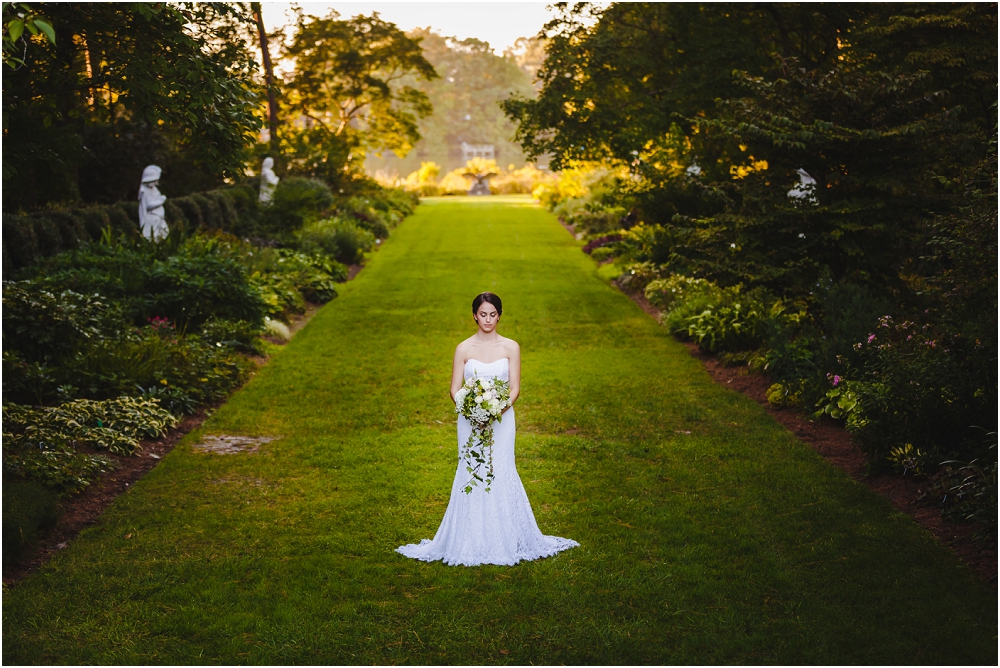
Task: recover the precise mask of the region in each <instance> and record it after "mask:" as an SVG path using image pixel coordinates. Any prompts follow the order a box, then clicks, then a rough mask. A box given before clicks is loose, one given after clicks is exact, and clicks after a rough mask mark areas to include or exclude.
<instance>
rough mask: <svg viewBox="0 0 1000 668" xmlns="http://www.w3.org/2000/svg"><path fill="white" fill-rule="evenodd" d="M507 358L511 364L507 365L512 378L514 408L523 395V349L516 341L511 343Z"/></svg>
mask: <svg viewBox="0 0 1000 668" xmlns="http://www.w3.org/2000/svg"><path fill="white" fill-rule="evenodd" d="M507 356H508V357H509V358H510V363H509V364H508V365H507V368H508V373H509V378H510V405H511V406H513V405H514V402H515V401H517V397H518V395H519V394H521V347H520V346H519V345H517V342H516V341H511V347H510V350H509V351H508V354H507Z"/></svg>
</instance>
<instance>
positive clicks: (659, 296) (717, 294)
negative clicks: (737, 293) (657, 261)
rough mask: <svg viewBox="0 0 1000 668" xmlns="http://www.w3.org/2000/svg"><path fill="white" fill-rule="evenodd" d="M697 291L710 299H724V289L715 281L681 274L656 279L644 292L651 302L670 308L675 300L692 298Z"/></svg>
mask: <svg viewBox="0 0 1000 668" xmlns="http://www.w3.org/2000/svg"><path fill="white" fill-rule="evenodd" d="M696 293H697V294H701V295H704V296H705V298H706V299H708V300H712V299H714V300H717V301H721V300H722V291H721V290H720V289H719V288H718V287H717V286H716V285H715V284H714V283H710V282H709V281H706V280H705V279H703V278H690V277H688V276H682V275H680V274H673V275H671V276H669V277H668V278H657V279H654V280H652V281H650V282H649V283H648V284H647V285H646V289H645V292H644V294H645V296H646V299H647V300H648V301H649V303H650V304H652V305H653V306H655V307H657V308H659V309H668V308H670V307H671V306H672V305H673V304H674V302H677V301H683V300H684V299H685V298H691V297H692V296H693V295H694V294H696ZM706 303H707V302H706Z"/></svg>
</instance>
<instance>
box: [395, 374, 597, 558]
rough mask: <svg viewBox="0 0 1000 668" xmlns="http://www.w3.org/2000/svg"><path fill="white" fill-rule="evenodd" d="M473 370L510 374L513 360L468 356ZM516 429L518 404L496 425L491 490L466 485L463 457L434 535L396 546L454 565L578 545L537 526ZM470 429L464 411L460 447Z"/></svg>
mask: <svg viewBox="0 0 1000 668" xmlns="http://www.w3.org/2000/svg"><path fill="white" fill-rule="evenodd" d="M473 374H478V375H479V377H480V378H486V377H490V376H494V377H495V376H499V377H500V378H501V379H503V380H507V378H508V361H507V359H506V358H504V359H500V360H497V361H496V362H493V363H492V364H484V363H483V362H480V361H478V360H469V361H468V362H466V364H465V377H466V378H471V377H472V376H473ZM515 431H516V428H515V424H514V409H513V408H511V409H509V410H508V411H507V412H506V413H504V415H503V421H502V422H500V423H494V425H493V471H494V480H493V484H492V485H491V487H490V491H489V492H486V491H484V490H483V487H482V484H480V486H479V487H475V488H473V490H472V493H471V494H466V493H465V492H463V491H462V490H463V488H464V487H465V483H466V482H467V481H468V477H469V476H468V472H467V471H466V470H465V462H464V461H462V459H461V457H459V462H458V471H457V472H456V473H455V481H454V483H452V486H451V501H450V502H449V503H448V510H446V511H445V513H444V519H443V520H441V526H440V527H438V530H437V533H436V534H435V535H434V539H433V540H428V539H426V538H425V539H423V540H421V541H420V543H414V544H411V545H403V546H402V547H399V548H397V549H396V551H397V552H399V553H400V554H403V555H405V556H407V557H410V558H412V559H420V560H421V561H439V560H440V561H444V563H446V564H448V565H449V566H459V565H461V566H479V565H480V564H496V565H501V566H513V565H514V564H516V563H518V562H519V561H532V560H534V559H540V558H542V557H548V556H551V555H553V554H556V553H557V552H561V551H562V550H568V549H569V548H571V547H575V546H577V545H579V543H577V542H576V541H575V540H570V539H568V538H559V537H558V536H546V535H544V534H542V532H541V531H540V530H539V529H538V524H537V523H536V522H535V515H534V513H532V511H531V504H530V503H529V502H528V495H527V494H526V493H525V491H524V486H523V485H522V484H521V478H520V477H518V475H517V469H516V468H515V466H514V434H515ZM470 433H472V425H471V424H469V421H468V420H466V419H465V418H464V417H462V416H459V418H458V445H459V448H461V446H462V444H463V443H465V442H466V441H467V440H468V438H469V434H470Z"/></svg>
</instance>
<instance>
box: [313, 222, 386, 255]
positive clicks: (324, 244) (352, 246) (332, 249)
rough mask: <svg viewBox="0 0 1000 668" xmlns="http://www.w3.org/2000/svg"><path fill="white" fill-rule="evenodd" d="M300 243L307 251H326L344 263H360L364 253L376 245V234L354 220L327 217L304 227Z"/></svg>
mask: <svg viewBox="0 0 1000 668" xmlns="http://www.w3.org/2000/svg"><path fill="white" fill-rule="evenodd" d="M298 245H299V248H300V249H301V250H302V251H304V252H306V253H325V254H326V255H329V256H330V257H333V258H335V259H336V260H337V261H338V262H343V263H344V264H360V263H361V261H362V259H363V258H364V253H365V252H366V251H370V250H371V249H372V247H373V246H374V245H375V235H373V234H372V233H371V232H369V231H367V230H363V229H361V228H360V227H358V226H357V225H356V224H354V223H352V222H349V221H346V220H342V219H339V218H327V219H326V220H321V221H317V222H315V223H312V224H310V225H307V226H306V227H305V228H303V229H302V231H301V232H299V234H298Z"/></svg>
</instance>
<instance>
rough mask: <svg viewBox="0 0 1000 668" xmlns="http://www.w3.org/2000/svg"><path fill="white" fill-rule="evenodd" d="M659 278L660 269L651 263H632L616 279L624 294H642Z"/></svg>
mask: <svg viewBox="0 0 1000 668" xmlns="http://www.w3.org/2000/svg"><path fill="white" fill-rule="evenodd" d="M619 243H620V242H619ZM615 245H617V244H615ZM661 276H662V274H661V273H660V268H659V267H657V266H656V265H654V264H653V263H652V262H641V263H633V264H630V265H628V266H627V267H626V268H625V271H624V272H622V275H621V276H619V277H618V287H620V288H621V289H622V290H625V291H626V292H644V291H645V289H646V286H647V285H649V284H650V283H651V282H652V281H655V280H656V279H658V278H660V277H661Z"/></svg>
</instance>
